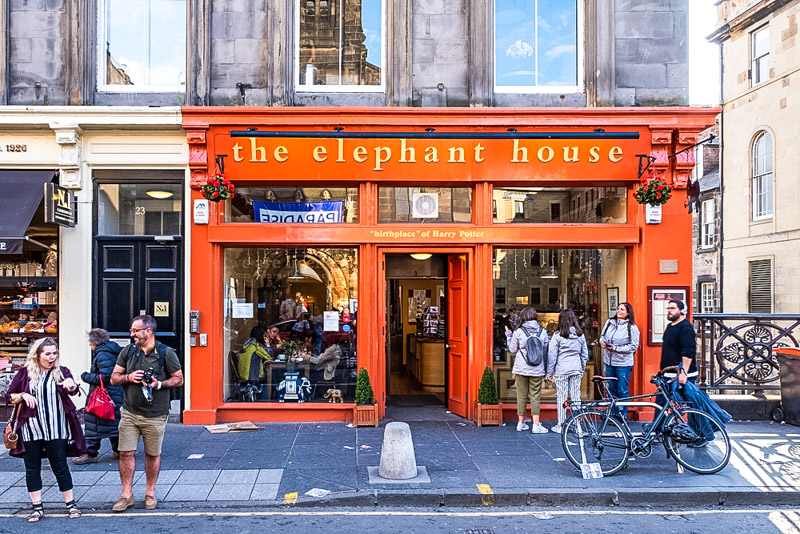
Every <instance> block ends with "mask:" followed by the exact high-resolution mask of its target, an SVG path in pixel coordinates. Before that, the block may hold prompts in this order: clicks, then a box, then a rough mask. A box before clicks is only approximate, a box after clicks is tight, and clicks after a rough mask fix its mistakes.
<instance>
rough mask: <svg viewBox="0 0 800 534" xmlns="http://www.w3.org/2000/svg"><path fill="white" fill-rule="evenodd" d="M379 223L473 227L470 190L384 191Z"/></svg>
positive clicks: (410, 188)
mask: <svg viewBox="0 0 800 534" xmlns="http://www.w3.org/2000/svg"><path fill="white" fill-rule="evenodd" d="M378 196H379V200H378V222H381V223H395V222H403V223H456V222H461V223H471V222H472V189H471V188H469V187H381V188H380V189H379V190H378Z"/></svg>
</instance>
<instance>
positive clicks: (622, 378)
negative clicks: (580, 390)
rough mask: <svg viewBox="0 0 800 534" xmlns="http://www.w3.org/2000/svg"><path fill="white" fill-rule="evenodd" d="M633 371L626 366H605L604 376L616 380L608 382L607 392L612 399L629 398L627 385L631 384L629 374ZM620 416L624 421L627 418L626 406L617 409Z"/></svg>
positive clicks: (631, 367) (630, 367)
mask: <svg viewBox="0 0 800 534" xmlns="http://www.w3.org/2000/svg"><path fill="white" fill-rule="evenodd" d="M632 371H633V366H632V365H627V366H618V365H608V366H606V376H612V377H614V378H616V380H611V381H609V382H608V390H609V392H610V393H611V395H612V396H613V397H616V398H618V399H620V398H623V397H629V396H630V392H629V390H628V388H629V384H630V382H631V372H632ZM617 410H618V412H619V414H620V416H621V417H622V418H623V419H625V418H626V417H627V416H628V407H627V406H620V407H619V408H617Z"/></svg>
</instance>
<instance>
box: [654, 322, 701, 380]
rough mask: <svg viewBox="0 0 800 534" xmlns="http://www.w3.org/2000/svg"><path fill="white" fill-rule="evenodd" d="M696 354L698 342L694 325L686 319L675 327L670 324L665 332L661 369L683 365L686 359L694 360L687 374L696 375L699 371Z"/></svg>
mask: <svg viewBox="0 0 800 534" xmlns="http://www.w3.org/2000/svg"><path fill="white" fill-rule="evenodd" d="M696 353H697V340H696V339H695V335H694V327H693V326H692V323H690V322H689V321H688V320H687V319H684V320H683V321H681V322H679V323H678V324H676V325H675V326H673V325H672V323H670V324H668V325H667V329H666V330H664V344H663V345H662V346H661V368H662V369H663V368H664V367H669V366H671V365H674V366H678V365H681V363H682V361H683V360H682V358H684V357H685V358H691V359H692V365H691V366H690V367H689V369H687V370H686V372H687V373H694V372H696V371H697V365H696V364H695V354H696Z"/></svg>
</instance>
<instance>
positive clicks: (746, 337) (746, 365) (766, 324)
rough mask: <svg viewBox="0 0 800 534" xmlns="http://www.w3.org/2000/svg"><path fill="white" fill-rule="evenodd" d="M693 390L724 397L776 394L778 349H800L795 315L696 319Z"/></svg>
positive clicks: (798, 318) (702, 316)
mask: <svg viewBox="0 0 800 534" xmlns="http://www.w3.org/2000/svg"><path fill="white" fill-rule="evenodd" d="M693 320H694V326H695V329H696V331H697V336H698V351H699V352H698V358H697V363H698V365H699V368H698V370H699V371H700V376H699V381H698V385H699V386H701V387H703V388H704V389H706V390H712V391H714V392H728V393H735V392H740V393H755V394H759V393H763V392H765V391H769V390H778V389H780V365H779V364H778V360H777V358H776V356H775V349H777V348H779V347H795V348H800V342H798V339H797V336H800V315H789V314H770V315H761V314H755V313H740V314H733V313H697V314H694V316H693Z"/></svg>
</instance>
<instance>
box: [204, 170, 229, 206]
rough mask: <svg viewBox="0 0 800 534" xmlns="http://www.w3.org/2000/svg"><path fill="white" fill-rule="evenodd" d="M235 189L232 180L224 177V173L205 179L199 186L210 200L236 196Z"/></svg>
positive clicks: (216, 200) (214, 200)
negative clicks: (203, 183)
mask: <svg viewBox="0 0 800 534" xmlns="http://www.w3.org/2000/svg"><path fill="white" fill-rule="evenodd" d="M235 189H236V187H235V186H234V185H233V182H231V181H230V180H228V179H227V178H225V175H224V174H215V175H214V176H211V177H209V179H208V180H206V183H205V185H202V186H200V190H201V191H202V192H203V196H204V197H205V198H207V199H208V200H210V201H211V202H219V201H220V200H225V199H228V198H234V197H235V196H236V194H235V193H234V190H235Z"/></svg>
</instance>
